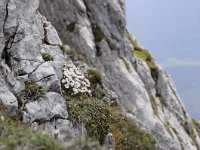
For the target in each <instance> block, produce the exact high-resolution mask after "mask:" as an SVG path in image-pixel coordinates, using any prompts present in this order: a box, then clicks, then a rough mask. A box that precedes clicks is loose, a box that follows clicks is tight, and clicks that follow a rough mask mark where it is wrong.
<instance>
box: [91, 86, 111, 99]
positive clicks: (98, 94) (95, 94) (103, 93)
mask: <svg viewBox="0 0 200 150" xmlns="http://www.w3.org/2000/svg"><path fill="white" fill-rule="evenodd" d="M106 94H107V91H106V90H105V89H104V88H100V87H99V88H96V89H95V90H93V91H92V96H93V97H95V98H98V99H102V98H104V97H105V96H106Z"/></svg>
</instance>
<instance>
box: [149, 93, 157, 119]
mask: <svg viewBox="0 0 200 150" xmlns="http://www.w3.org/2000/svg"><path fill="white" fill-rule="evenodd" d="M149 99H150V101H151V106H152V108H153V111H154V114H155V115H156V116H159V115H158V107H157V104H156V100H155V99H154V97H153V96H150V97H149Z"/></svg>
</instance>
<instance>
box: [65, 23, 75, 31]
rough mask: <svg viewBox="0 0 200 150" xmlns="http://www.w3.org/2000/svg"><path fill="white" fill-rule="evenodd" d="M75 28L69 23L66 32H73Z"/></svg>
mask: <svg viewBox="0 0 200 150" xmlns="http://www.w3.org/2000/svg"><path fill="white" fill-rule="evenodd" d="M75 27H76V24H75V23H74V22H72V23H70V24H69V25H67V30H68V31H69V32H73V31H74V29H75Z"/></svg>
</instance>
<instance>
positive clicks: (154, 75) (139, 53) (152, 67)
mask: <svg viewBox="0 0 200 150" xmlns="http://www.w3.org/2000/svg"><path fill="white" fill-rule="evenodd" d="M134 55H135V56H136V57H137V58H140V59H143V60H144V61H145V62H146V63H147V65H148V67H149V69H150V71H151V76H152V78H153V79H154V80H155V81H156V80H157V79H158V66H157V65H156V64H155V62H154V61H153V58H152V56H151V54H150V53H149V52H148V51H147V50H142V51H138V50H135V51H134Z"/></svg>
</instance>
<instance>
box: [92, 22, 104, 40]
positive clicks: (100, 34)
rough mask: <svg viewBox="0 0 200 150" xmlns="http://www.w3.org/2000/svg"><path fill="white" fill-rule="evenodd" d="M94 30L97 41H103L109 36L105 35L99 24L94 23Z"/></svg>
mask: <svg viewBox="0 0 200 150" xmlns="http://www.w3.org/2000/svg"><path fill="white" fill-rule="evenodd" d="M92 31H93V35H94V38H95V41H96V42H101V41H102V40H106V39H107V37H106V36H105V35H104V33H103V32H102V31H101V29H100V28H99V26H97V25H92Z"/></svg>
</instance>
